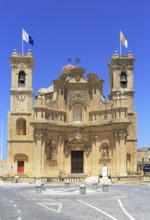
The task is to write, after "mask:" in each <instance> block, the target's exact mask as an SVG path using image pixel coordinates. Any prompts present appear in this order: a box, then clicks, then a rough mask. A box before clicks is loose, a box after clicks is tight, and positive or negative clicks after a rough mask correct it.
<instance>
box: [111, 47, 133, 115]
mask: <svg viewBox="0 0 150 220" xmlns="http://www.w3.org/2000/svg"><path fill="white" fill-rule="evenodd" d="M134 61H135V59H134V58H133V56H132V54H131V52H129V53H128V55H127V56H120V55H119V54H118V52H117V51H115V54H114V55H113V56H112V59H111V61H110V63H109V64H108V67H109V73H110V95H109V96H110V99H111V100H115V99H117V97H120V98H124V100H126V104H128V107H129V109H130V110H131V111H132V110H133V101H134V100H133V99H134V88H133V69H134Z"/></svg>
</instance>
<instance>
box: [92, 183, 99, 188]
mask: <svg viewBox="0 0 150 220" xmlns="http://www.w3.org/2000/svg"><path fill="white" fill-rule="evenodd" d="M92 189H98V184H97V182H96V181H94V182H93V185H92Z"/></svg>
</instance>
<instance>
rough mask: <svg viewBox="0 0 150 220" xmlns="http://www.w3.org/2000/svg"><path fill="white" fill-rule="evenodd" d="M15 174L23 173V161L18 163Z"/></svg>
mask: <svg viewBox="0 0 150 220" xmlns="http://www.w3.org/2000/svg"><path fill="white" fill-rule="evenodd" d="M17 173H24V161H18V164H17Z"/></svg>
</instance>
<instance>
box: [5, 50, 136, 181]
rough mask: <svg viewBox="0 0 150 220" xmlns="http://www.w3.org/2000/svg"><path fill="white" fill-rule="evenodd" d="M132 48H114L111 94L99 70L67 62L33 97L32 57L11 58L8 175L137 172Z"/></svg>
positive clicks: (96, 174)
mask: <svg viewBox="0 0 150 220" xmlns="http://www.w3.org/2000/svg"><path fill="white" fill-rule="evenodd" d="M134 61H135V59H134V58H133V56H132V54H131V52H129V53H128V55H126V56H120V55H119V54H118V52H117V51H116V52H115V53H114V55H113V56H112V58H111V60H110V63H109V64H108V68H109V87H110V89H109V91H110V93H109V96H108V100H105V99H104V95H103V84H104V80H102V79H100V78H99V76H98V75H97V74H95V73H87V74H86V73H85V72H86V70H85V69H84V68H81V67H79V66H78V65H77V66H74V65H72V64H68V65H66V66H64V67H63V68H62V71H61V73H60V76H59V78H58V79H54V80H53V83H52V85H50V86H49V87H48V88H41V89H39V91H38V94H37V95H36V96H35V97H33V88H32V74H33V68H34V58H33V57H32V53H31V51H30V50H28V52H27V54H18V53H17V51H16V50H14V52H13V53H12V56H11V58H10V63H11V70H12V71H11V89H10V110H9V113H8V163H9V166H10V169H9V175H16V174H18V175H20V174H24V175H27V176H33V177H58V175H59V172H63V174H64V176H66V177H69V176H75V175H79V176H80V175H81V176H82V175H84V176H87V177H92V176H95V177H96V176H100V175H102V170H103V167H104V166H105V167H107V175H110V176H113V177H115V176H116V177H118V176H127V175H129V174H134V173H135V171H136V165H137V161H136V160H137V155H136V152H137V134H136V120H137V119H136V112H135V110H134V88H133V70H134Z"/></svg>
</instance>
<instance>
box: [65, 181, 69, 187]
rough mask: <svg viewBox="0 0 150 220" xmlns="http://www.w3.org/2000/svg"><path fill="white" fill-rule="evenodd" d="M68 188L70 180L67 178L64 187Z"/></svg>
mask: <svg viewBox="0 0 150 220" xmlns="http://www.w3.org/2000/svg"><path fill="white" fill-rule="evenodd" d="M69 188H70V182H69V180H65V189H69Z"/></svg>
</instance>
